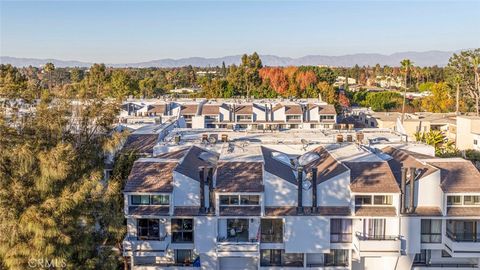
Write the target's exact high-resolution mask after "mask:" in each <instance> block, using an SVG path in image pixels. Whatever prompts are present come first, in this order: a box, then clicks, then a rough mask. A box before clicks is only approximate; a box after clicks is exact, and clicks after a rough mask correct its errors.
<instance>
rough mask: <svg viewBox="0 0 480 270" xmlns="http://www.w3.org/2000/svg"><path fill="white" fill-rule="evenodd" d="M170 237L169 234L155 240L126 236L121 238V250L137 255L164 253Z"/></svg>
mask: <svg viewBox="0 0 480 270" xmlns="http://www.w3.org/2000/svg"><path fill="white" fill-rule="evenodd" d="M170 241H171V239H170V236H165V237H162V238H160V239H158V240H157V239H155V240H139V239H137V237H126V238H125V239H124V240H123V252H124V253H135V254H137V255H140V253H141V254H143V255H145V256H147V255H152V254H153V253H155V254H156V255H158V254H160V253H165V252H166V250H167V249H168V245H169V243H170Z"/></svg>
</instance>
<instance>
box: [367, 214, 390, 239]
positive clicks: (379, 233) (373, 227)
mask: <svg viewBox="0 0 480 270" xmlns="http://www.w3.org/2000/svg"><path fill="white" fill-rule="evenodd" d="M385 222H386V220H385V219H383V218H372V219H364V220H363V237H364V239H366V240H383V239H385Z"/></svg>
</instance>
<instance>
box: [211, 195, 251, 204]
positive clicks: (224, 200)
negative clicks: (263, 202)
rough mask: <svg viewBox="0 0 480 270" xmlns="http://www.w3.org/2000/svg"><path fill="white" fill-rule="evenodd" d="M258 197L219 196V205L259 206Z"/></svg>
mask: <svg viewBox="0 0 480 270" xmlns="http://www.w3.org/2000/svg"><path fill="white" fill-rule="evenodd" d="M259 204H260V196H259V195H220V205H222V206H229V205H259Z"/></svg>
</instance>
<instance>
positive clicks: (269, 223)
mask: <svg viewBox="0 0 480 270" xmlns="http://www.w3.org/2000/svg"><path fill="white" fill-rule="evenodd" d="M260 228H261V237H260V238H261V242H262V243H283V220H282V219H262V220H261V223H260Z"/></svg>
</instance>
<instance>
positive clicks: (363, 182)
mask: <svg viewBox="0 0 480 270" xmlns="http://www.w3.org/2000/svg"><path fill="white" fill-rule="evenodd" d="M345 165H346V166H347V167H348V168H350V189H351V190H352V191H353V192H368V193H400V188H399V186H398V183H397V181H396V179H395V176H394V175H393V173H392V170H391V169H390V166H389V165H388V163H387V162H385V161H380V162H345Z"/></svg>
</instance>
